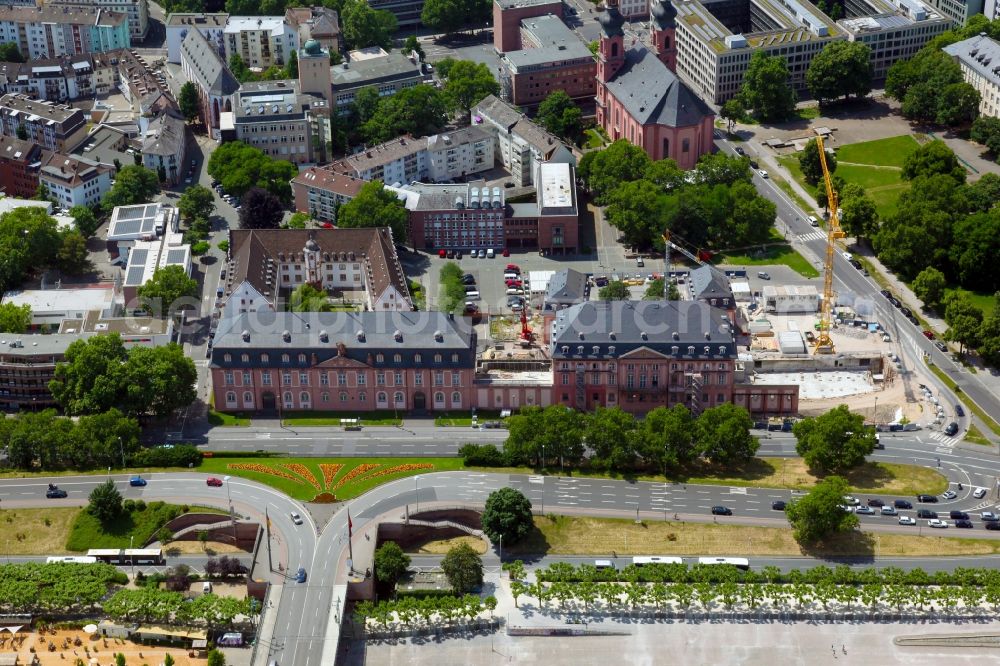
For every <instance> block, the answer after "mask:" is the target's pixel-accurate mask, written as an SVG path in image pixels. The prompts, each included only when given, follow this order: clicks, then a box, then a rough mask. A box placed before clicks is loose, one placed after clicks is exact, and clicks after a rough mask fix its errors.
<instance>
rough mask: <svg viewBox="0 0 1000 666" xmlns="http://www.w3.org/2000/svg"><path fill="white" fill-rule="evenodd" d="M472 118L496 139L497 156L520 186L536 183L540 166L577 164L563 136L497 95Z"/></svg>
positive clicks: (491, 96) (482, 102)
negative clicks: (560, 137) (552, 163)
mask: <svg viewBox="0 0 1000 666" xmlns="http://www.w3.org/2000/svg"><path fill="white" fill-rule="evenodd" d="M470 115H471V121H472V126H474V127H480V128H482V129H484V130H486V131H488V132H489V133H490V134H491V135H492V136H493V137H494V141H495V143H494V147H493V150H494V155H496V156H499V158H500V163H501V164H502V165H503V168H504V169H506V170H507V171H508V172H510V174H511V177H512V178H513V179H514V182H515V183H516V184H517V185H519V186H522V187H526V186H528V185H532V184H534V182H535V181H534V178H535V174H536V173H537V172H538V166H539V165H540V164H541V163H543V162H560V161H562V162H567V163H570V164H574V165H575V164H576V159H575V158H574V157H573V152H572V151H571V150H570V149H569V147H568V146H566V145H565V144H564V143H563V142H562V141H561V140H560V139H559V137H557V136H556V135H554V134H551V133H549V132H547V131H545V130H544V129H543V128H542V127H541V126H539V125H536V124H535V123H534V122H532V121H531V119H529V118H528V117H527V116H526V115H524V113H522V112H521V111H520V110H519V109H516V108H515V107H514V106H512V105H511V104H508V103H507V102H505V101H503V100H502V99H500V98H499V97H496V96H495V95H490V96H489V97H486V98H484V99H483V100H482V101H481V102H479V104H477V105H476V106H475V108H473V109H472V112H471V114H470Z"/></svg>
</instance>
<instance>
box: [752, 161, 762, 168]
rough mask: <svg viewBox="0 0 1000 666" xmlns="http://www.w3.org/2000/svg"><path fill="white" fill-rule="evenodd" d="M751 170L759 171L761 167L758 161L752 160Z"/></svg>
mask: <svg viewBox="0 0 1000 666" xmlns="http://www.w3.org/2000/svg"><path fill="white" fill-rule="evenodd" d="M750 168H751V169H759V168H760V165H759V164H757V160H750Z"/></svg>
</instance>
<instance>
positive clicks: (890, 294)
mask: <svg viewBox="0 0 1000 666" xmlns="http://www.w3.org/2000/svg"><path fill="white" fill-rule="evenodd" d="M879 293H880V294H882V295H883V296H885V297H886V298H892V292H891V291H889V290H888V289H883V290H882V291H880V292H879Z"/></svg>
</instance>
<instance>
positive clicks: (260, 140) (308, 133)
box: [233, 80, 330, 164]
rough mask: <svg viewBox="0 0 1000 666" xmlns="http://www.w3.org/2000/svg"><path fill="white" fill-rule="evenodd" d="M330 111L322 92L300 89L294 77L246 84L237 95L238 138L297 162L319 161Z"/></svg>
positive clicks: (277, 155) (234, 112)
mask: <svg viewBox="0 0 1000 666" xmlns="http://www.w3.org/2000/svg"><path fill="white" fill-rule="evenodd" d="M329 117H330V110H329V108H328V107H327V104H326V100H325V99H324V98H323V97H321V96H320V95H316V94H309V93H301V92H299V82H298V81H292V80H280V81H258V82H251V83H244V84H243V85H242V86H240V89H239V90H238V91H237V92H236V93H234V94H233V124H234V127H235V129H236V138H238V139H239V140H240V141H242V142H244V143H246V144H249V145H251V146H254V147H256V148H259V149H261V150H262V151H264V153H265V154H267V155H271V156H272V157H275V158H277V159H282V160H288V161H289V162H291V163H293V164H309V163H313V162H317V161H319V159H320V155H321V154H325V153H324V152H323V151H322V148H321V147H322V146H324V145H325V143H326V136H327V134H328V131H327V124H328V123H329Z"/></svg>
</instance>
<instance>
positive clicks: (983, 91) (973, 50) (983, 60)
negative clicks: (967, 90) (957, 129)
mask: <svg viewBox="0 0 1000 666" xmlns="http://www.w3.org/2000/svg"><path fill="white" fill-rule="evenodd" d="M944 52H945V53H947V54H948V55H950V56H951V57H952V58H954V59H955V60H956V61H958V65H959V67H960V68H961V69H962V77H963V78H965V81H966V83H968V84H969V85H971V86H972V87H973V88H975V89H976V90H978V91H979V95H980V98H981V101H980V102H979V113H980V114H982V115H984V116H991V117H993V118H997V117H1000V42H997V41H996V40H995V39H990V38H989V37H987V36H986V35H982V34H981V35H977V36H975V37H970V38H969V39H965V40H962V41H961V42H958V43H956V44H951V45H949V46H946V47H945V48H944Z"/></svg>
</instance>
